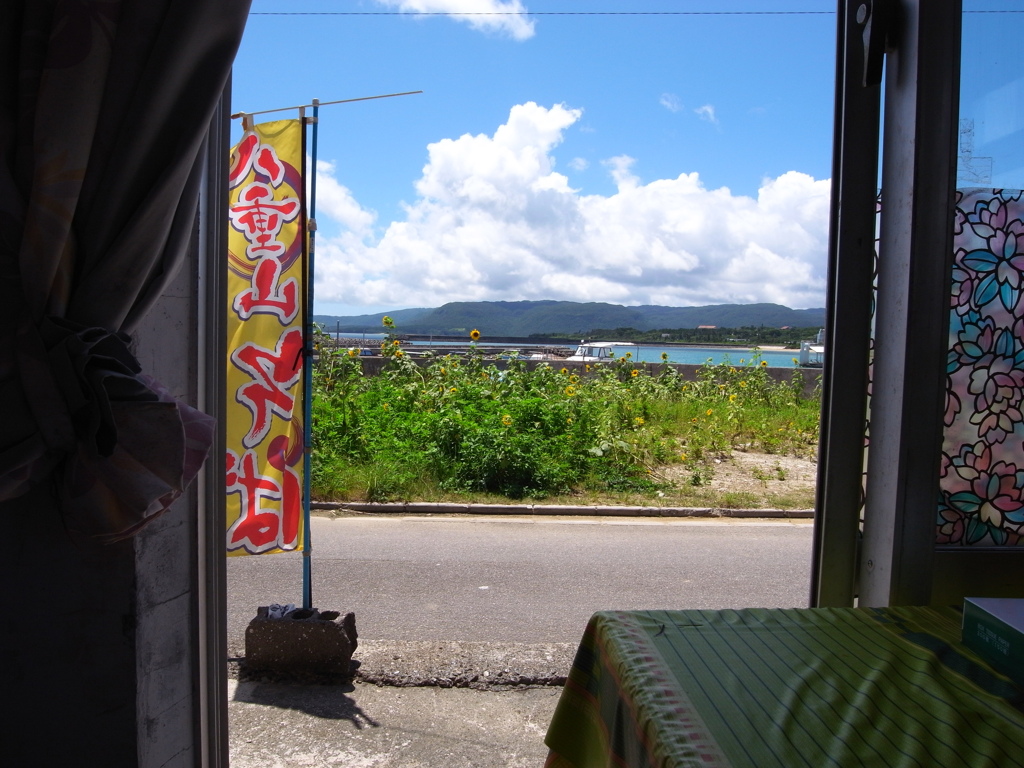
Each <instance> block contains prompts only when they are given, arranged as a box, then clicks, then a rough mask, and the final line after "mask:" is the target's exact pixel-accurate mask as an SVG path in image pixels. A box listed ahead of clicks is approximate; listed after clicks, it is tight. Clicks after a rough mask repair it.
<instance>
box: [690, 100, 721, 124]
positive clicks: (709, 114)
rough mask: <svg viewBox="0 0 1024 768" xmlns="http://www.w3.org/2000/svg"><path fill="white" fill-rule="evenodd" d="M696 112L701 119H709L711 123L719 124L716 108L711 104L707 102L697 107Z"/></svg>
mask: <svg viewBox="0 0 1024 768" xmlns="http://www.w3.org/2000/svg"><path fill="white" fill-rule="evenodd" d="M693 111H694V112H696V113H697V116H698V117H699V118H700V119H701V120H707V121H708V122H709V123H713V124H714V125H718V118H717V117H715V108H714V107H713V106H712V105H711V104H705V105H704V106H702V107H697V108H696V109H695V110H693Z"/></svg>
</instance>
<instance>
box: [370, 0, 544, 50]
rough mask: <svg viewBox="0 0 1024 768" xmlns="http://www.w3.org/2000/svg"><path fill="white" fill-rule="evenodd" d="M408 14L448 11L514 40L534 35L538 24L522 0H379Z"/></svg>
mask: <svg viewBox="0 0 1024 768" xmlns="http://www.w3.org/2000/svg"><path fill="white" fill-rule="evenodd" d="M377 2H378V3H381V4H382V5H386V6H389V7H391V8H398V9H399V10H401V11H404V12H406V13H445V14H448V15H449V16H451V17H452V18H454V19H457V20H459V21H462V22H465V23H466V24H469V26H471V27H472V28H473V29H480V30H484V31H487V32H500V33H502V34H505V35H508V36H509V37H511V38H512V39H513V40H527V39H529V38H531V37H533V35H534V32H535V29H534V27H535V25H534V22H533V20H532V19H530V17H529V16H526V15H523V14H525V13H526V11H527V9H526V6H525V5H523V3H522V2H521V0H377Z"/></svg>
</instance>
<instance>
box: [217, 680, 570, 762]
mask: <svg viewBox="0 0 1024 768" xmlns="http://www.w3.org/2000/svg"><path fill="white" fill-rule="evenodd" d="M560 693H561V689H560V688H553V687H546V688H525V689H521V690H506V691H493V690H492V691H486V690H484V691H480V690H472V689H468V688H437V687H429V688H427V687H420V688H395V687H388V686H376V685H372V684H369V683H361V682H356V683H354V684H353V685H345V686H323V685H288V684H283V683H251V682H238V681H236V680H231V681H229V688H228V713H229V715H228V716H229V722H230V728H229V741H230V748H231V765H232V768H291V767H292V766H345V768H392V767H395V768H397V767H399V766H401V768H453V766H474V767H479V768H526V767H527V766H530V768H540V766H543V765H544V760H545V758H546V757H547V748H546V747H545V746H544V733H545V731H546V730H547V725H548V723H549V722H550V720H551V715H552V713H553V712H554V708H555V704H556V702H557V701H558V695H559V694H560Z"/></svg>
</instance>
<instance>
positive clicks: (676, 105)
mask: <svg viewBox="0 0 1024 768" xmlns="http://www.w3.org/2000/svg"><path fill="white" fill-rule="evenodd" d="M658 103H659V104H661V106H663V107H664V108H665V109H667V110H668V111H669V112H678V111H680V110H681V109H682V108H683V102H681V101H680V100H679V97H678V96H676V95H675V94H674V93H663V94H661V98H660V99H658Z"/></svg>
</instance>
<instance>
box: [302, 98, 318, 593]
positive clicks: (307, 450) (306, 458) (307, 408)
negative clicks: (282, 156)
mask: <svg viewBox="0 0 1024 768" xmlns="http://www.w3.org/2000/svg"><path fill="white" fill-rule="evenodd" d="M299 114H300V116H301V118H302V122H303V135H305V122H306V118H305V110H300V111H299ZM319 116H320V101H319V100H318V99H313V118H312V120H311V122H312V124H313V138H312V141H311V142H310V157H311V159H310V166H311V168H310V170H311V175H310V182H309V214H308V218H307V224H306V232H307V248H308V253H309V256H308V258H307V261H306V276H305V277H306V300H305V302H304V308H305V316H306V322H305V328H304V335H305V344H304V347H305V354H304V355H303V370H302V374H303V380H302V400H303V414H302V429H303V440H304V445H303V452H302V473H303V483H302V521H303V523H302V524H303V528H304V531H305V537H304V540H303V544H302V607H303V608H304V609H306V610H307V611H308V610H311V609H312V608H313V570H312V556H313V532H312V530H311V527H310V514H309V510H310V497H309V485H310V482H309V479H310V476H311V475H312V471H313V354H314V349H313V278H314V275H315V274H316V270H315V266H314V265H315V258H314V256H315V253H316V247H315V244H316V142H317V128H318V121H319Z"/></svg>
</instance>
